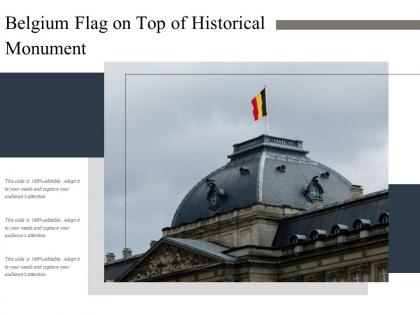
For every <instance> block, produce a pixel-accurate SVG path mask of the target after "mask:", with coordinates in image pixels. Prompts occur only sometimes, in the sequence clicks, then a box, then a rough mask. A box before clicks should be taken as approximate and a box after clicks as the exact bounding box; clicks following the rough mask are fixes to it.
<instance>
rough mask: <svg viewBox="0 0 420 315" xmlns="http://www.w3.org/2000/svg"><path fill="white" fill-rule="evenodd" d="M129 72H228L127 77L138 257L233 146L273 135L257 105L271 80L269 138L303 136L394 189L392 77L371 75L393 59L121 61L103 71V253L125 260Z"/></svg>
mask: <svg viewBox="0 0 420 315" xmlns="http://www.w3.org/2000/svg"><path fill="white" fill-rule="evenodd" d="M127 72H130V73H143V74H144V73H148V74H152V73H165V72H167V73H213V74H215V73H216V74H217V73H224V75H129V76H127V77H126V89H125V91H126V106H127V246H128V247H130V248H132V249H133V252H134V253H139V252H143V251H145V250H147V248H148V247H149V242H150V240H157V239H159V238H160V237H161V229H162V228H163V227H165V226H169V225H170V224H171V220H172V216H173V214H174V213H175V210H176V208H177V206H178V204H179V203H180V202H181V200H182V198H183V197H184V196H185V195H186V194H187V192H188V191H189V189H191V188H192V187H193V186H194V184H195V183H196V182H197V181H199V180H200V179H201V178H203V177H205V176H206V175H207V174H208V173H210V172H211V171H213V170H214V169H215V168H217V167H220V166H221V165H223V164H225V163H226V162H227V161H228V159H227V158H226V155H228V154H230V153H231V151H232V144H234V143H237V142H241V141H244V140H247V139H249V138H252V137H256V136H258V135H260V134H262V133H264V132H265V122H264V121H261V122H254V121H253V117H252V107H251V103H250V101H251V99H252V98H253V97H254V95H255V94H256V93H257V92H259V91H260V90H261V89H262V88H263V87H264V85H267V95H268V100H267V101H268V115H269V120H270V134H272V135H274V136H279V137H286V138H291V139H300V140H303V141H304V148H306V149H307V150H309V151H310V153H309V157H310V158H312V159H314V160H316V161H319V162H321V163H323V164H326V165H328V166H330V167H332V168H333V169H335V170H337V171H338V172H340V173H341V174H343V175H344V176H345V177H347V178H348V179H349V180H350V181H351V182H352V183H353V184H360V185H362V186H363V187H364V189H365V192H373V191H377V190H380V189H384V188H386V187H387V184H388V77H387V76H386V75H366V74H378V73H386V72H387V65H386V64H385V63H357V64H356V63H271V64H267V63H264V64H256V63H252V64H243V63H241V64H217V65H211V64H196V63H192V64H178V65H177V64H170V66H168V65H165V64H151V65H149V66H148V67H145V65H144V64H140V65H135V64H134V65H133V64H113V65H112V67H110V66H108V67H107V68H106V75H105V76H106V95H105V98H106V107H105V108H106V110H105V111H106V113H105V143H106V146H105V251H106V252H115V253H116V254H117V257H119V256H120V253H121V250H122V248H123V247H124V75H122V74H123V73H127ZM243 72H245V73H247V75H233V73H243ZM228 73H230V74H228ZM308 73H311V74H314V73H318V74H320V75H307V74H308ZM326 73H329V74H331V73H336V74H337V73H347V74H349V73H353V75H325V74H326ZM354 73H364V74H365V75H354ZM279 74H283V75H279ZM284 74H289V75H284ZM290 74H299V75H290Z"/></svg>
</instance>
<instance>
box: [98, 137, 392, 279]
mask: <svg viewBox="0 0 420 315" xmlns="http://www.w3.org/2000/svg"><path fill="white" fill-rule="evenodd" d="M307 154H308V151H306V150H304V149H303V146H302V141H298V140H289V139H283V138H277V137H272V136H268V135H262V136H259V137H257V138H254V139H251V140H248V141H245V142H242V143H239V144H235V145H234V146H233V153H232V154H231V155H229V156H228V157H229V158H230V161H229V162H228V163H227V164H226V165H225V166H222V167H221V168H219V169H217V170H215V171H214V172H212V173H210V174H209V175H208V176H206V177H204V178H203V180H201V181H200V182H198V183H197V184H196V185H195V186H194V187H193V188H192V189H191V191H190V192H189V193H188V194H187V195H186V196H185V198H184V199H183V200H182V202H181V204H180V205H179V207H178V209H177V210H176V212H175V214H174V217H173V221H172V225H171V227H166V228H164V229H163V236H162V238H161V239H160V240H159V241H157V242H154V243H153V244H151V247H150V249H149V250H148V251H147V252H146V253H143V254H140V255H136V256H131V253H130V251H129V250H127V249H126V250H125V253H124V258H123V259H120V260H115V259H114V258H113V256H112V254H108V255H107V262H106V263H105V280H106V281H355V282H356V281H388V216H389V209H388V191H386V190H385V191H380V192H377V193H373V194H369V195H363V190H362V188H361V187H360V186H357V185H352V184H351V183H350V182H349V181H348V180H347V179H346V178H345V177H343V176H342V175H340V174H338V173H337V172H336V171H334V170H333V169H331V168H329V167H327V166H325V165H323V164H321V163H318V162H315V161H313V160H311V159H310V158H308V157H307Z"/></svg>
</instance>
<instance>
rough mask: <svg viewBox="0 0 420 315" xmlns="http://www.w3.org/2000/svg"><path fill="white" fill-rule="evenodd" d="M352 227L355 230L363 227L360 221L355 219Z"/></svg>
mask: <svg viewBox="0 0 420 315" xmlns="http://www.w3.org/2000/svg"><path fill="white" fill-rule="evenodd" d="M353 227H354V229H355V230H360V229H361V228H362V227H363V224H362V221H357V222H356V223H354V226H353Z"/></svg>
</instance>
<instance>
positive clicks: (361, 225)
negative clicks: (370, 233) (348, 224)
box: [353, 219, 372, 230]
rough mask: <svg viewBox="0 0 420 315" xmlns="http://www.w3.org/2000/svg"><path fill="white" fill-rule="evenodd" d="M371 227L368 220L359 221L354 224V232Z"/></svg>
mask: <svg viewBox="0 0 420 315" xmlns="http://www.w3.org/2000/svg"><path fill="white" fill-rule="evenodd" d="M371 225H372V223H371V222H370V220H368V219H357V220H356V221H354V223H353V230H360V229H363V228H364V227H368V226H371Z"/></svg>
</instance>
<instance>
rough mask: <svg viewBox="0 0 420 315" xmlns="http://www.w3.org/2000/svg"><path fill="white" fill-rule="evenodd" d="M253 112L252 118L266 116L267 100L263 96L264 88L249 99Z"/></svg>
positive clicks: (256, 118)
mask: <svg viewBox="0 0 420 315" xmlns="http://www.w3.org/2000/svg"><path fill="white" fill-rule="evenodd" d="M251 103H252V108H253V111H252V113H253V114H254V120H258V119H261V118H263V117H264V116H267V101H266V98H265V88H264V89H263V90H262V91H261V92H260V93H258V94H257V95H255V97H254V98H253V99H252V101H251Z"/></svg>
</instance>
